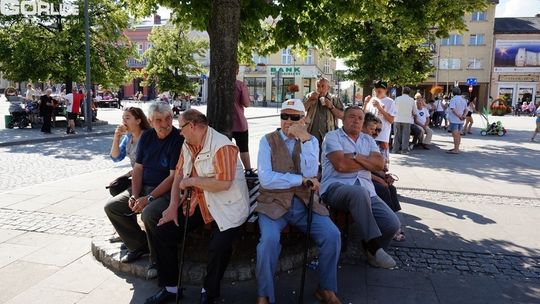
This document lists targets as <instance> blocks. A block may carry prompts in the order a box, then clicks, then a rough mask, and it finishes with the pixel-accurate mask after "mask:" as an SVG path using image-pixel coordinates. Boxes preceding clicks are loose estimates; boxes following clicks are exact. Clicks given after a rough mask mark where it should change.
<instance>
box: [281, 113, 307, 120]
mask: <svg viewBox="0 0 540 304" xmlns="http://www.w3.org/2000/svg"><path fill="white" fill-rule="evenodd" d="M280 117H281V120H288V119H289V118H290V119H291V120H292V121H299V120H300V119H302V117H304V116H303V115H300V114H287V113H281V115H280Z"/></svg>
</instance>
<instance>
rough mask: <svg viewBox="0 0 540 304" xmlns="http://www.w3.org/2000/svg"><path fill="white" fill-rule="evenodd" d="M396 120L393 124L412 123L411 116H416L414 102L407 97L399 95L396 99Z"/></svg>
mask: <svg viewBox="0 0 540 304" xmlns="http://www.w3.org/2000/svg"><path fill="white" fill-rule="evenodd" d="M395 107H396V112H397V115H396V119H395V120H394V122H400V123H414V118H413V114H414V115H417V111H416V102H415V101H414V99H412V98H411V96H409V95H401V96H399V97H398V98H396V101H395Z"/></svg>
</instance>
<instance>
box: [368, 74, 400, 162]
mask: <svg viewBox="0 0 540 304" xmlns="http://www.w3.org/2000/svg"><path fill="white" fill-rule="evenodd" d="M373 86H374V87H375V97H371V96H366V111H367V112H371V113H373V114H374V115H375V116H377V117H379V118H380V119H381V121H382V130H381V133H379V136H377V138H375V140H376V141H377V142H378V143H379V146H380V147H381V152H382V153H384V154H385V156H386V157H385V159H390V158H389V157H388V149H389V144H388V143H389V142H390V133H391V131H392V124H393V123H394V118H395V117H396V115H397V113H396V107H395V103H394V100H393V99H392V98H390V97H388V96H386V92H387V90H388V84H387V83H386V82H384V81H382V80H377V81H375V82H374V83H373Z"/></svg>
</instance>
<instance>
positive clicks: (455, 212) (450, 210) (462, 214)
mask: <svg viewBox="0 0 540 304" xmlns="http://www.w3.org/2000/svg"><path fill="white" fill-rule="evenodd" d="M399 201H400V202H403V203H407V204H412V205H417V206H421V207H424V208H429V209H432V210H434V211H438V212H440V213H443V214H445V215H448V216H451V217H454V218H457V219H460V220H466V219H470V220H471V221H473V222H474V223H476V224H480V225H488V224H496V222H495V221H494V220H492V219H490V218H487V217H485V216H483V215H481V214H478V213H476V212H472V211H468V210H463V209H458V208H454V207H450V206H446V205H442V204H437V203H434V202H429V201H426V200H421V199H416V198H412V197H406V196H402V195H399Z"/></svg>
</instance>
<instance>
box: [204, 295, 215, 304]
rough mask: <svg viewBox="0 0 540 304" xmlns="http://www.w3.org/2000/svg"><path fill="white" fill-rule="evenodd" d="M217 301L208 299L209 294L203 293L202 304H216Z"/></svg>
mask: <svg viewBox="0 0 540 304" xmlns="http://www.w3.org/2000/svg"><path fill="white" fill-rule="evenodd" d="M214 303H216V299H214V298H210V297H208V293H207V292H201V301H200V304H214Z"/></svg>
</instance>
